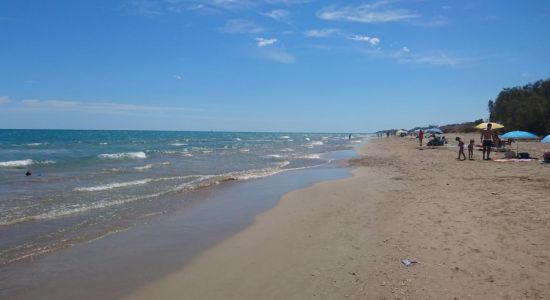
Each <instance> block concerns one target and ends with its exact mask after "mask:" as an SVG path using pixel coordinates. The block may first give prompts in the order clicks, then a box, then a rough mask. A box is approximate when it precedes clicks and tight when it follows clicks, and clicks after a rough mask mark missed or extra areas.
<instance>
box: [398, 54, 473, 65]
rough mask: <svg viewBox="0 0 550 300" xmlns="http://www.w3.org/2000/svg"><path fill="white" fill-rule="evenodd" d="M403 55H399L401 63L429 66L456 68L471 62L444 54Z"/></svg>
mask: <svg viewBox="0 0 550 300" xmlns="http://www.w3.org/2000/svg"><path fill="white" fill-rule="evenodd" d="M401 54H403V55H398V56H396V57H397V61H398V62H399V63H413V64H427V65H434V66H456V65H461V64H464V63H467V62H469V61H471V60H470V59H465V58H459V57H454V56H450V55H448V54H446V53H444V52H438V53H423V54H415V55H410V54H408V52H405V51H403V52H401Z"/></svg>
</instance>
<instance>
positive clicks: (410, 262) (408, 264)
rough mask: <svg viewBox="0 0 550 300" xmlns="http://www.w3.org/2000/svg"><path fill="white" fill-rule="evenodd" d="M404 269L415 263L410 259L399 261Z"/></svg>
mask: <svg viewBox="0 0 550 300" xmlns="http://www.w3.org/2000/svg"><path fill="white" fill-rule="evenodd" d="M401 262H402V263H403V264H404V265H405V267H410V266H412V264H416V263H417V262H416V261H414V260H411V259H408V258H405V259H404V260H402V261H401Z"/></svg>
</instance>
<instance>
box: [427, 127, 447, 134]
mask: <svg viewBox="0 0 550 300" xmlns="http://www.w3.org/2000/svg"><path fill="white" fill-rule="evenodd" d="M426 132H429V133H438V134H442V133H443V131H441V129H439V128H435V127H434V128H430V129H427V130H426Z"/></svg>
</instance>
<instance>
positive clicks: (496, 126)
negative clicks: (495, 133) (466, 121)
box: [475, 122, 504, 129]
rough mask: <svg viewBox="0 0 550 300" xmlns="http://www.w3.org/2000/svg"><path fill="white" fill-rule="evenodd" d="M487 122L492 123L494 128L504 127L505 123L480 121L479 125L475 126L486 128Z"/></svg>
mask: <svg viewBox="0 0 550 300" xmlns="http://www.w3.org/2000/svg"><path fill="white" fill-rule="evenodd" d="M487 124H491V125H492V126H491V128H493V129H501V128H504V125H502V124H499V123H493V122H489V123H487V122H484V123H480V124H478V125H476V126H475V128H477V129H486V128H487Z"/></svg>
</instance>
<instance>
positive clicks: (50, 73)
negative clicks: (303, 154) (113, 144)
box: [0, 0, 550, 132]
mask: <svg viewBox="0 0 550 300" xmlns="http://www.w3.org/2000/svg"><path fill="white" fill-rule="evenodd" d="M549 36H550V1H543V0H541V1H533V0H531V1H529V0H527V1H443V0H408V1H405V0H402V1H397V0H395V1H392V0H389V1H385V0H379V1H320V0H319V1H315V0H309V1H308V0H259V1H247V0H97V1H74V0H48V1H35V0H3V1H0V40H1V41H2V43H0V128H73V129H167V130H231V131H330V132H368V131H375V130H379V129H384V128H411V127H414V126H416V125H428V124H447V123H453V122H462V121H470V120H474V119H478V118H486V117H487V109H486V104H487V101H488V100H489V99H494V98H495V97H496V95H497V94H498V92H499V91H500V90H501V89H502V88H505V87H512V86H517V85H524V84H526V83H528V82H532V81H535V80H539V79H545V78H548V77H550V76H549V73H548V72H549V70H550V59H549V56H548V53H550V39H549V38H548V37H549Z"/></svg>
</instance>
